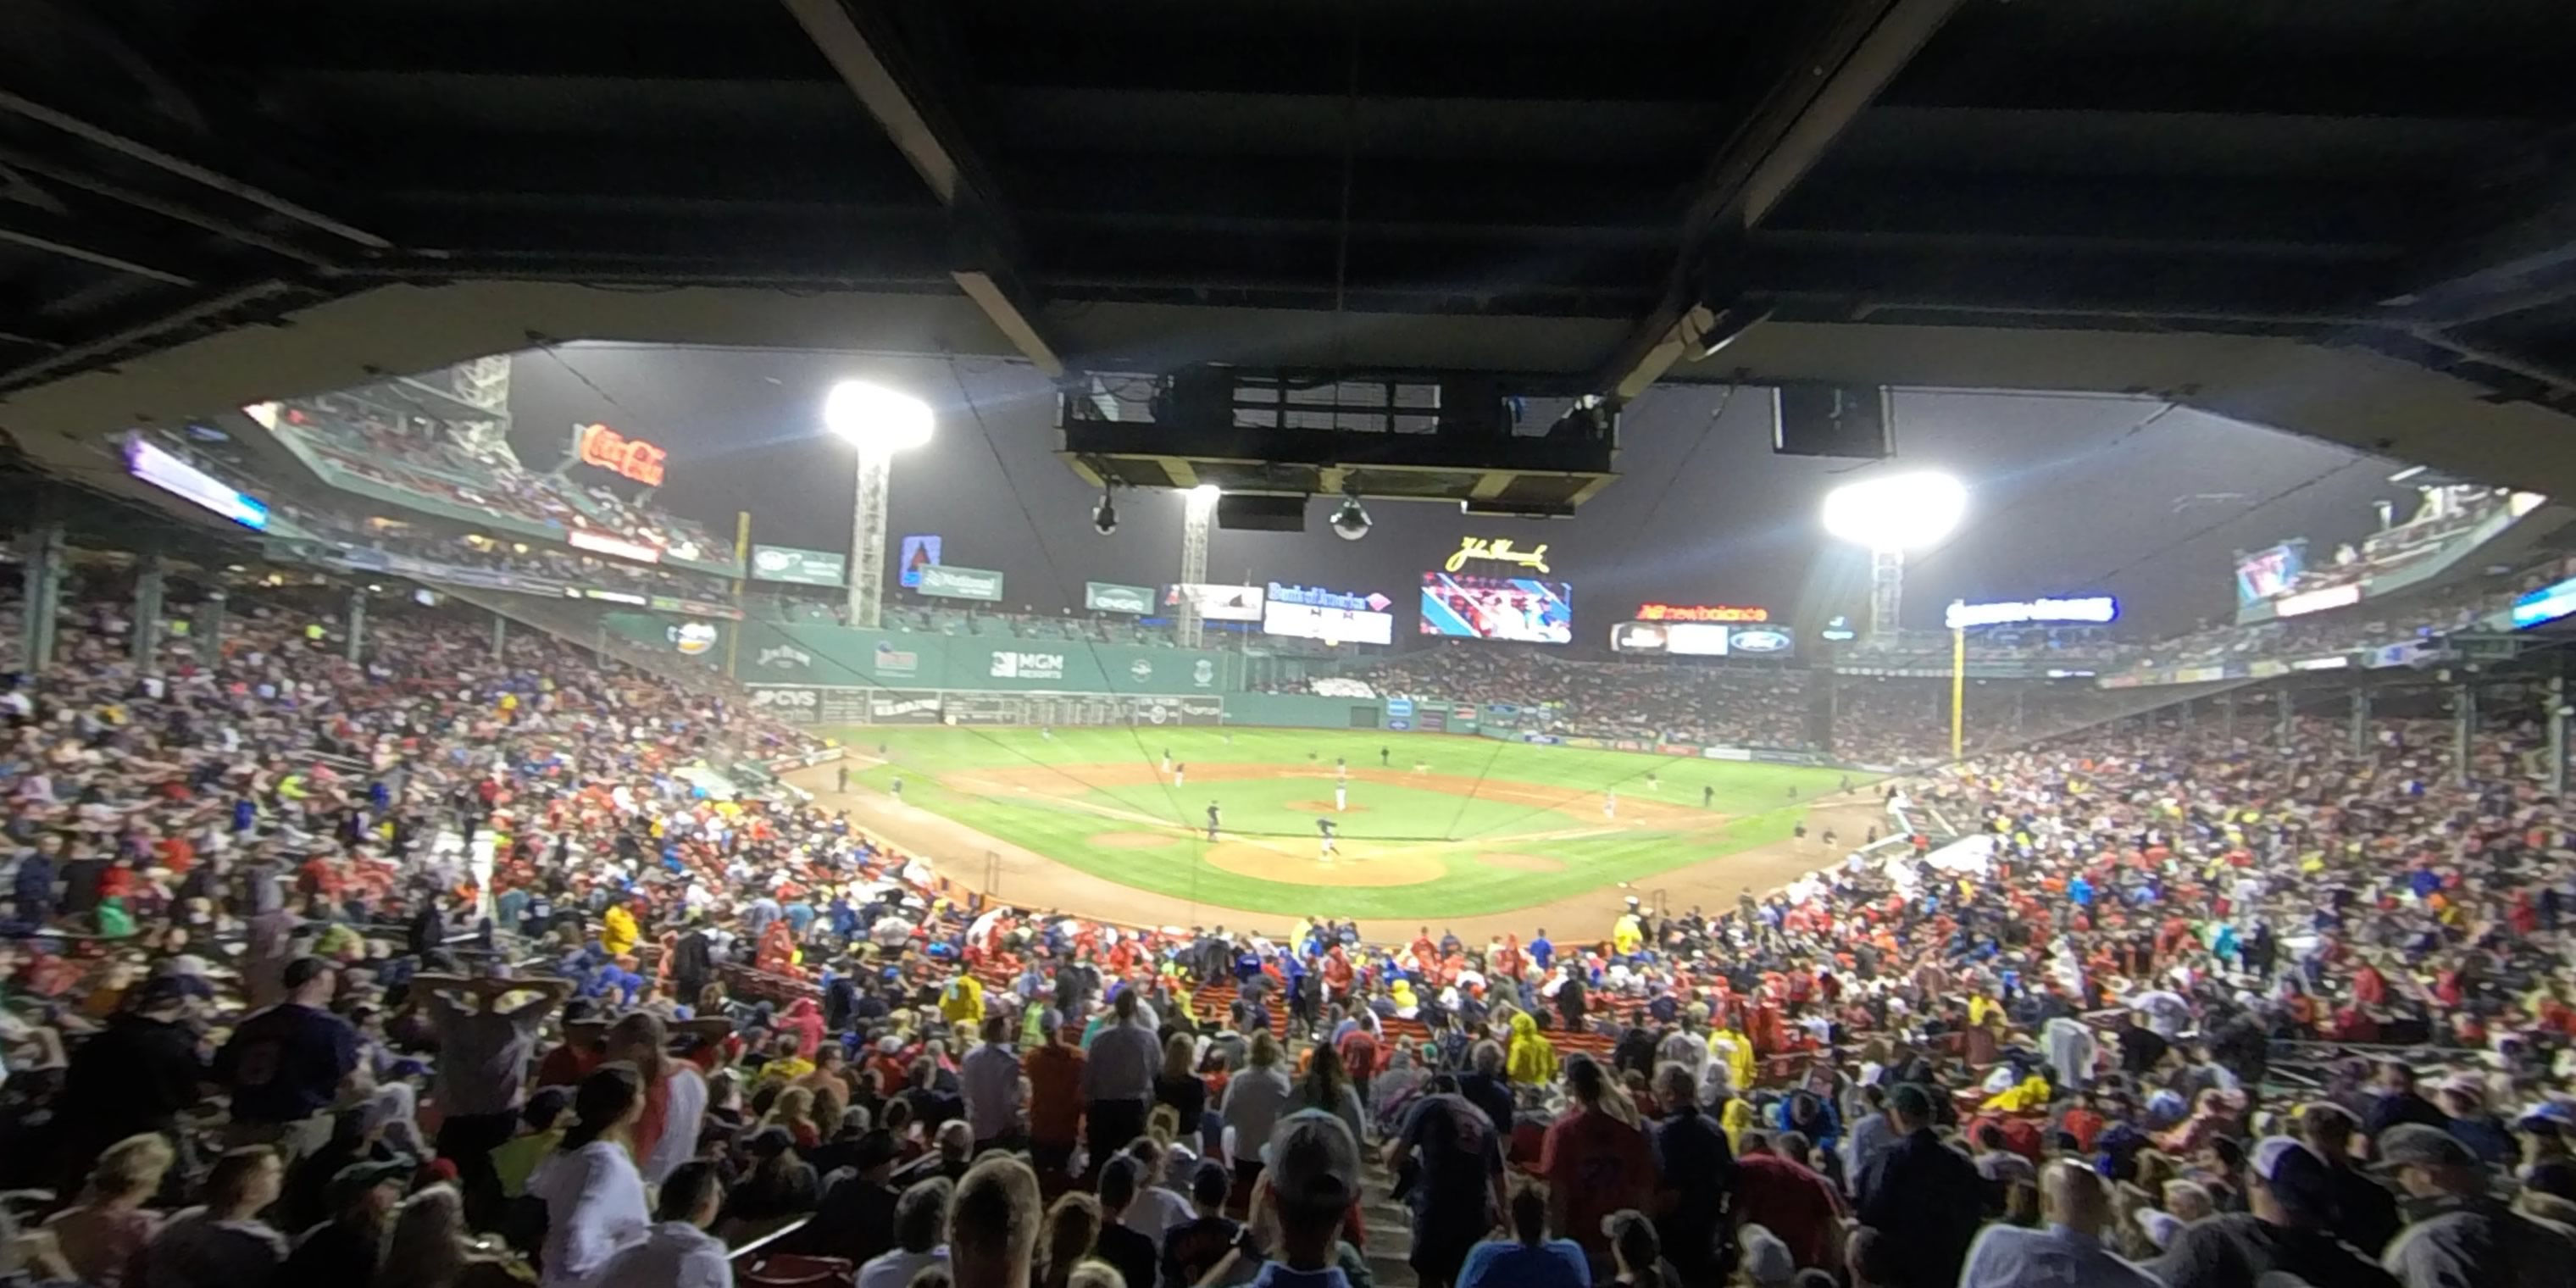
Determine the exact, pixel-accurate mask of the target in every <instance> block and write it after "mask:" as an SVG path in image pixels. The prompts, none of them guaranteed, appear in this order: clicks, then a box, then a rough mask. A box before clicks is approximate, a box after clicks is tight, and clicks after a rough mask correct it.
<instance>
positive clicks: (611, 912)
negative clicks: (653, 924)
mask: <svg viewBox="0 0 2576 1288" xmlns="http://www.w3.org/2000/svg"><path fill="white" fill-rule="evenodd" d="M641 937H642V935H641V932H639V931H637V930H636V928H635V914H634V913H631V912H628V911H627V910H626V905H625V904H622V903H612V904H610V905H608V911H607V912H606V913H604V914H602V915H601V916H600V919H599V946H600V947H601V948H604V949H606V950H608V955H609V956H611V957H623V956H625V955H627V954H628V953H631V952H634V951H635V941H636V940H637V939H639V938H641Z"/></svg>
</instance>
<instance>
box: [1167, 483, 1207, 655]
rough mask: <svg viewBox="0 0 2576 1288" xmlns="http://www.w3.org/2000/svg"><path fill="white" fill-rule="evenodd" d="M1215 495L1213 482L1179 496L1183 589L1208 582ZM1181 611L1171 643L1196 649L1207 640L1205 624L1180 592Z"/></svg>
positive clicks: (1191, 601)
mask: <svg viewBox="0 0 2576 1288" xmlns="http://www.w3.org/2000/svg"><path fill="white" fill-rule="evenodd" d="M1217 496H1218V491H1217V486H1216V484H1214V483H1201V484H1199V485H1198V486H1197V487H1194V488H1191V489H1190V490H1189V491H1187V492H1183V493H1182V494H1181V584H1182V585H1183V586H1185V587H1186V586H1195V585H1199V584H1201V583H1204V582H1205V581H1206V580H1207V547H1208V527H1209V526H1210V524H1212V523H1213V522H1214V521H1215V518H1216V499H1217ZM1180 609H1181V614H1180V619H1179V621H1177V622H1175V623H1174V627H1175V629H1174V632H1173V634H1174V636H1175V638H1174V640H1173V642H1174V643H1176V644H1179V645H1180V646H1181V647H1182V648H1197V647H1199V646H1200V645H1201V644H1202V643H1204V642H1205V641H1206V639H1207V623H1205V622H1203V621H1200V620H1199V601H1198V600H1196V599H1194V598H1192V597H1191V595H1190V592H1189V591H1187V590H1183V591H1182V592H1181V603H1180Z"/></svg>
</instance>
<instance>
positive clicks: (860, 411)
mask: <svg viewBox="0 0 2576 1288" xmlns="http://www.w3.org/2000/svg"><path fill="white" fill-rule="evenodd" d="M823 428H825V429H828V430H830V431H832V433H833V435H834V436H836V437H839V438H843V439H847V440H848V441H849V442H850V443H852V444H854V445H855V446H857V447H858V449H859V450H860V451H862V452H869V453H879V452H882V453H893V452H900V451H905V450H907V449H910V448H915V447H919V446H922V445H923V444H925V443H928V442H929V441H930V429H931V415H930V404H928V403H926V402H923V401H922V400H920V399H918V398H915V397H913V396H912V395H910V394H900V393H896V392H895V391H894V390H891V389H888V388H886V387H884V386H883V385H872V384H869V383H868V382H867V381H864V380H844V381H842V382H840V383H839V384H836V385H834V386H832V391H831V392H830V393H829V394H827V395H825V396H824V398H823Z"/></svg>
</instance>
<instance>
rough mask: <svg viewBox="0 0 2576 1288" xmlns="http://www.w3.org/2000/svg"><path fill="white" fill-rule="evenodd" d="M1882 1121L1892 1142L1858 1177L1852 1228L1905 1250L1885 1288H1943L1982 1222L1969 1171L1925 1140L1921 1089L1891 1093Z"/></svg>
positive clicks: (1928, 1128)
mask: <svg viewBox="0 0 2576 1288" xmlns="http://www.w3.org/2000/svg"><path fill="white" fill-rule="evenodd" d="M1887 1116H1888V1123H1889V1125H1890V1126H1892V1127H1894V1128H1895V1129H1896V1133H1897V1137H1898V1139H1897V1141H1896V1143H1895V1144H1892V1145H1890V1146H1888V1147H1887V1148H1886V1149H1885V1150H1882V1151H1880V1153H1879V1155H1878V1157H1877V1158H1875V1159H1872V1160H1871V1161H1870V1167H1869V1170H1867V1171H1865V1172H1863V1173H1861V1176H1860V1183H1859V1185H1858V1186H1857V1187H1856V1188H1857V1191H1858V1195H1859V1202H1858V1204H1857V1205H1856V1206H1857V1210H1858V1215H1859V1217H1860V1223H1861V1224H1862V1225H1865V1226H1869V1227H1870V1228H1872V1229H1874V1230H1877V1231H1879V1232H1880V1233H1882V1234H1884V1235H1886V1236H1887V1237H1889V1238H1890V1239H1893V1240H1895V1241H1896V1243H1897V1245H1898V1246H1899V1247H1903V1248H1907V1249H1909V1250H1910V1255H1908V1256H1907V1257H1905V1258H1904V1259H1903V1261H1902V1262H1901V1263H1899V1264H1898V1265H1897V1267H1896V1271H1897V1274H1896V1278H1895V1279H1894V1280H1893V1281H1892V1283H1893V1288H1948V1286H1949V1285H1951V1284H1954V1283H1956V1282H1958V1279H1959V1266H1960V1264H1961V1263H1962V1262H1964V1261H1966V1260H1967V1257H1968V1244H1969V1243H1970V1242H1972V1241H1973V1240H1975V1238H1976V1237H1977V1227H1978V1226H1980V1225H1983V1224H1984V1223H1985V1206H1984V1202H1983V1199H1982V1195H1983V1193H1984V1188H1983V1185H1982V1182H1981V1181H1980V1179H1979V1178H1978V1175H1977V1168H1976V1165H1975V1164H1973V1163H1971V1162H1969V1161H1968V1160H1967V1159H1966V1158H1965V1157H1963V1156H1961V1155H1960V1153H1959V1152H1958V1151H1957V1150H1954V1149H1952V1148H1950V1147H1949V1146H1948V1145H1946V1144H1944V1143H1942V1141H1941V1138H1940V1137H1938V1136H1936V1135H1934V1134H1933V1133H1932V1116H1933V1107H1932V1094H1931V1093H1930V1092H1929V1091H1926V1090H1925V1089H1924V1088H1923V1087H1921V1086H1919V1085H1916V1084H1914V1083H1907V1084H1906V1085H1904V1086H1901V1087H1898V1088H1897V1089H1896V1091H1895V1093H1894V1094H1892V1095H1890V1096H1889V1097H1888V1104H1887Z"/></svg>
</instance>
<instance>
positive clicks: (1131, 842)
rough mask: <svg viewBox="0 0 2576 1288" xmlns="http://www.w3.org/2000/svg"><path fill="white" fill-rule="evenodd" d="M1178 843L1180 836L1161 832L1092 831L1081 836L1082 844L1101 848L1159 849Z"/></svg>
mask: <svg viewBox="0 0 2576 1288" xmlns="http://www.w3.org/2000/svg"><path fill="white" fill-rule="evenodd" d="M1180 843H1181V838H1179V837H1177V836H1171V835H1168V834H1166V833H1162V832H1094V833H1092V834H1091V835H1090V836H1087V837H1084V838H1083V844H1085V845H1089V846H1091V847H1093V848H1094V849H1101V850H1159V849H1162V848H1163V847H1165V846H1168V845H1178V844H1180Z"/></svg>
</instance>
